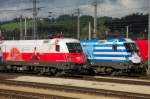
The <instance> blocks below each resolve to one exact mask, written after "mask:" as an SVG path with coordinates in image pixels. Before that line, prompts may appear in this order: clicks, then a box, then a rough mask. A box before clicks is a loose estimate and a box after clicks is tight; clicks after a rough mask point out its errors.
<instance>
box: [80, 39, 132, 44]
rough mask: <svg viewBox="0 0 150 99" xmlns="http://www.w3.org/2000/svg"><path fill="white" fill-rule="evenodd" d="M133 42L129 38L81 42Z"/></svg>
mask: <svg viewBox="0 0 150 99" xmlns="http://www.w3.org/2000/svg"><path fill="white" fill-rule="evenodd" d="M82 41H83V42H84V41H86V42H89V43H90V42H98V41H101V42H134V41H133V40H131V39H129V38H115V39H108V40H81V42H82Z"/></svg>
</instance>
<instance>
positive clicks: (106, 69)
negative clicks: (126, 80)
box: [105, 67, 113, 75]
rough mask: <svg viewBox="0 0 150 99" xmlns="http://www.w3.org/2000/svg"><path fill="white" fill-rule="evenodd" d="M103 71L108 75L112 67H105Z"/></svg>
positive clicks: (111, 71)
mask: <svg viewBox="0 0 150 99" xmlns="http://www.w3.org/2000/svg"><path fill="white" fill-rule="evenodd" d="M105 73H106V74H108V75H111V74H112V73H113V68H110V67H106V68H105Z"/></svg>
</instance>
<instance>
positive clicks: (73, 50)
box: [66, 43, 83, 53]
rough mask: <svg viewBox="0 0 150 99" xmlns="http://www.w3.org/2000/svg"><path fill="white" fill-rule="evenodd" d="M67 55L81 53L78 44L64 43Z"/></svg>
mask: <svg viewBox="0 0 150 99" xmlns="http://www.w3.org/2000/svg"><path fill="white" fill-rule="evenodd" d="M66 45H67V47H68V51H69V53H82V52H83V51H82V47H81V45H80V43H66Z"/></svg>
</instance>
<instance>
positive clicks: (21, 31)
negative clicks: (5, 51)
mask: <svg viewBox="0 0 150 99" xmlns="http://www.w3.org/2000/svg"><path fill="white" fill-rule="evenodd" d="M22 38H23V30H22V16H20V40H22Z"/></svg>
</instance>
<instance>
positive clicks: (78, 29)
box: [77, 8, 80, 40]
mask: <svg viewBox="0 0 150 99" xmlns="http://www.w3.org/2000/svg"><path fill="white" fill-rule="evenodd" d="M77 39H78V40H79V39H80V9H79V8H78V9H77Z"/></svg>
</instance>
